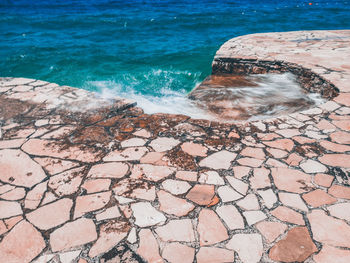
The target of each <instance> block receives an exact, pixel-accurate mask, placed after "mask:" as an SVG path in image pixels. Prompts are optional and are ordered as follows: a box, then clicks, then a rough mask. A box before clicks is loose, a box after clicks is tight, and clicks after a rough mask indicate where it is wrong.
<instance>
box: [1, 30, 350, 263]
mask: <svg viewBox="0 0 350 263" xmlns="http://www.w3.org/2000/svg"><path fill="white" fill-rule="evenodd" d="M232 65H233V66H232ZM240 65H241V67H240ZM242 65H244V66H242ZM274 65H279V68H277V69H276V67H275V66H274ZM281 65H282V66H281ZM288 67H291V68H293V67H294V69H295V68H299V69H300V68H302V69H303V70H302V71H303V72H302V73H301V75H300V76H301V77H300V79H301V81H304V82H305V83H304V84H305V86H306V87H308V89H310V90H313V89H315V90H316V91H317V92H320V93H324V95H325V96H326V95H327V94H328V95H329V92H328V91H327V92H326V90H327V89H331V88H332V87H333V88H334V89H333V95H334V94H338V92H336V91H335V90H336V88H337V89H338V90H339V95H338V96H336V97H334V98H333V99H330V100H329V101H328V102H327V103H325V104H323V105H320V106H319V107H317V108H313V109H310V110H307V111H303V112H299V113H295V114H292V115H290V116H285V117H280V118H276V119H271V120H264V121H256V122H239V123H236V124H227V123H226V124H225V123H216V122H209V121H206V120H194V119H190V118H189V117H187V116H182V115H167V114H154V115H147V114H144V113H143V112H142V110H141V109H140V108H137V107H135V103H134V102H132V101H128V100H123V99H119V98H116V99H115V100H106V99H103V98H97V97H95V95H94V94H91V93H89V92H87V91H83V90H78V89H74V88H70V87H59V86H58V85H55V84H51V83H47V82H43V81H38V80H30V79H23V78H15V79H13V78H2V79H0V126H1V130H0V261H1V262H6V263H12V262H20V263H23V262H62V263H66V262H79V263H85V262H181V263H186V262H189V263H190V262H198V263H204V262H208V263H210V262H213V263H216V262H243V263H254V262H317V263H330V262H332V263H348V262H350V186H349V183H350V181H349V172H350V31H310V32H291V33H270V34H256V35H249V36H242V37H239V38H235V39H232V40H230V41H228V42H227V43H226V44H224V46H223V47H222V48H221V49H220V50H219V51H218V53H217V56H216V57H215V60H214V63H213V72H214V73H215V72H219V71H225V70H226V71H228V72H229V73H230V72H231V73H232V72H234V73H239V72H237V71H240V72H241V73H242V72H243V73H246V71H253V72H254V71H255V73H256V72H259V71H261V70H262V69H263V68H265V69H266V68H268V70H267V71H273V70H275V71H276V70H277V71H278V70H280V71H288ZM237 68H238V69H240V70H236V69H237ZM262 71H263V70H262ZM305 72H306V73H305ZM303 76H304V77H305V76H306V77H305V78H304V77H303ZM320 82H321V84H322V85H319V84H320ZM325 83H326V85H324V84H325ZM315 85H316V86H317V87H316V86H315ZM334 86H335V87H336V88H335V87H334ZM322 87H323V88H324V89H325V90H324V91H323V90H322ZM327 87H328V88H327ZM329 87H331V88H329ZM326 93H327V94H326ZM331 97H332V96H331Z"/></svg>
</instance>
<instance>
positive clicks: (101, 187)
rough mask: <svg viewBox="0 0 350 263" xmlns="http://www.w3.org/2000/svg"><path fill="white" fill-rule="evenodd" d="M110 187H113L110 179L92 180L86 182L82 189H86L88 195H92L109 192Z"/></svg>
mask: <svg viewBox="0 0 350 263" xmlns="http://www.w3.org/2000/svg"><path fill="white" fill-rule="evenodd" d="M110 185H111V180H110V179H92V180H85V182H84V183H83V185H82V186H81V188H83V189H85V190H86V193H88V194H92V193H98V192H104V191H108V189H109V187H110Z"/></svg>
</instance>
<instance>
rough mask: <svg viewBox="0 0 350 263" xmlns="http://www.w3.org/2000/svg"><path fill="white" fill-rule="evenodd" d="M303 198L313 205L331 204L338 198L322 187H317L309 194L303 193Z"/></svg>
mask: <svg viewBox="0 0 350 263" xmlns="http://www.w3.org/2000/svg"><path fill="white" fill-rule="evenodd" d="M303 199H304V200H305V201H306V203H308V204H309V205H310V206H312V207H319V206H322V205H330V204H333V203H335V202H337V199H336V198H334V197H333V196H331V195H329V194H327V193H326V192H325V191H323V190H321V189H316V190H314V191H311V192H309V193H307V194H303Z"/></svg>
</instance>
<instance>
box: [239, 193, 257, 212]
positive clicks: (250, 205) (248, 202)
mask: <svg viewBox="0 0 350 263" xmlns="http://www.w3.org/2000/svg"><path fill="white" fill-rule="evenodd" d="M237 205H238V206H239V207H240V208H241V209H243V210H259V209H260V205H259V201H258V198H257V197H256V195H255V194H248V195H247V196H246V197H244V198H243V199H242V200H239V201H238V202H237Z"/></svg>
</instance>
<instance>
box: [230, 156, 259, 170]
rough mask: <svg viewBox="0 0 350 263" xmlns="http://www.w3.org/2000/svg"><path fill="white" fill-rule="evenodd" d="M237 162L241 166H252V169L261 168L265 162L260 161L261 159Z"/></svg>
mask: <svg viewBox="0 0 350 263" xmlns="http://www.w3.org/2000/svg"><path fill="white" fill-rule="evenodd" d="M237 162H238V163H239V164H240V165H244V166H250V167H255V168H257V167H260V166H261V165H262V163H263V162H264V160H260V159H255V158H248V157H246V158H240V159H238V160H237Z"/></svg>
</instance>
